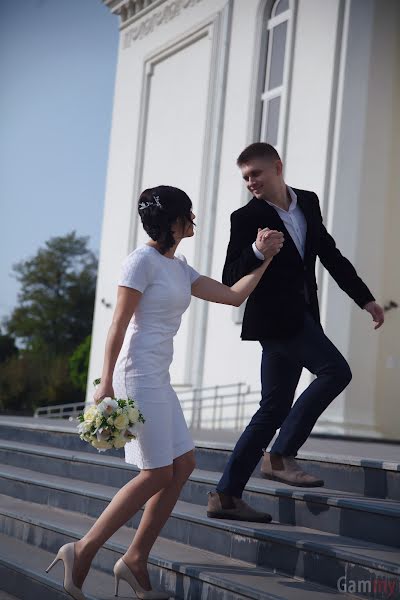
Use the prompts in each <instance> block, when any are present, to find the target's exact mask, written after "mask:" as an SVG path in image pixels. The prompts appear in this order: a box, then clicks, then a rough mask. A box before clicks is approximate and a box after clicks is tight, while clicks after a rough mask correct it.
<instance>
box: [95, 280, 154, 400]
mask: <svg viewBox="0 0 400 600" xmlns="http://www.w3.org/2000/svg"><path fill="white" fill-rule="evenodd" d="M141 296H142V294H141V292H139V291H137V290H134V289H132V288H128V287H123V286H119V287H118V295H117V305H116V307H115V310H114V315H113V319H112V323H111V325H110V328H109V330H108V335H107V341H106V348H105V352H104V362H103V371H102V374H101V383H100V385H99V386H98V387H97V389H96V392H95V395H94V400H95V402H96V403H98V402H100V400H102V399H103V398H106V397H108V396H109V397H113V396H114V390H113V387H112V377H113V373H114V367H115V363H116V362H117V358H118V355H119V353H120V350H121V347H122V343H123V341H124V337H125V332H126V329H127V327H128V324H129V321H130V320H131V318H132V315H133V313H134V312H135V310H136V308H137V305H138V304H139V300H140V298H141Z"/></svg>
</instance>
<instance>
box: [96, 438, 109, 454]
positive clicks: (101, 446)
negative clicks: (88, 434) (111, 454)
mask: <svg viewBox="0 0 400 600" xmlns="http://www.w3.org/2000/svg"><path fill="white" fill-rule="evenodd" d="M92 446H94V447H95V448H97V450H100V452H104V450H107V449H108V448H111V446H110V444H109V443H108V442H106V441H105V440H96V439H93V440H92Z"/></svg>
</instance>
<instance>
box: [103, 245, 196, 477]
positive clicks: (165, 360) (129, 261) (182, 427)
mask: <svg viewBox="0 0 400 600" xmlns="http://www.w3.org/2000/svg"><path fill="white" fill-rule="evenodd" d="M199 276H200V275H199V273H197V271H195V270H194V269H193V268H192V267H190V266H189V265H188V264H187V262H186V259H185V257H184V256H182V255H175V257H174V258H173V259H172V258H168V257H166V256H163V255H162V254H160V252H158V250H156V249H155V248H153V247H151V246H148V245H146V244H145V245H143V246H141V247H139V248H137V249H136V250H134V252H132V253H131V254H129V256H128V257H127V258H126V259H125V260H124V262H123V264H122V270H121V276H120V279H119V282H118V284H119V285H121V286H125V287H129V288H133V289H135V290H138V291H139V292H141V293H142V296H141V298H140V301H139V304H138V306H137V308H136V310H135V313H134V315H133V317H132V319H131V321H130V323H129V325H128V328H127V331H126V334H125V338H124V342H123V345H122V348H121V352H120V354H119V356H118V360H117V363H116V366H115V369H114V375H113V387H114V393H115V395H116V397H117V398H126V397H129V398H133V399H134V400H135V401H136V402H137V405H138V407H139V409H140V410H141V412H142V413H143V416H144V418H145V419H146V422H145V423H143V424H140V425H138V428H137V438H136V439H135V440H132V441H130V442H128V443H127V444H126V445H125V461H126V462H128V463H132V464H134V465H137V466H138V467H139V468H140V469H155V468H157V467H164V466H166V465H170V464H172V462H173V460H174V459H175V458H177V457H178V456H181V455H182V454H185V453H186V452H189V450H192V449H193V448H194V444H193V439H192V436H191V434H190V432H189V430H188V427H187V425H186V421H185V418H184V416H183V412H182V408H181V405H180V403H179V400H178V397H177V395H176V393H175V391H174V389H173V388H172V386H171V384H170V376H169V366H170V364H171V362H172V358H173V338H174V336H175V334H176V333H177V331H178V329H179V325H180V323H181V318H182V315H183V313H184V312H185V310H186V309H187V308H188V306H189V304H190V300H191V285H192V283H193V282H194V281H195V280H196V279H197V278H198V277H199Z"/></svg>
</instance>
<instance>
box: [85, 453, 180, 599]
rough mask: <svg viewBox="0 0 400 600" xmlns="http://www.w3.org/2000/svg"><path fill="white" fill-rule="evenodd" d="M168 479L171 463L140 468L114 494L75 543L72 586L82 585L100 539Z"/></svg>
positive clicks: (104, 539)
mask: <svg viewBox="0 0 400 600" xmlns="http://www.w3.org/2000/svg"><path fill="white" fill-rule="evenodd" d="M172 481H173V465H168V466H166V467H160V468H158V469H151V470H150V469H149V470H143V471H141V472H140V473H139V475H137V476H136V477H135V478H134V479H132V481H129V482H128V483H127V484H126V485H124V487H123V488H121V489H120V490H119V491H118V492H117V494H115V496H114V498H113V499H112V500H111V502H110V504H109V505H108V506H107V508H106V509H105V510H104V511H103V512H102V514H101V515H100V517H99V518H98V519H97V521H96V522H95V523H94V525H93V526H92V527H91V528H90V530H89V531H88V532H87V533H86V535H85V536H84V537H83V538H82V539H81V540H79V541H78V542H76V544H75V561H74V572H73V580H74V583H75V585H76V586H78V587H79V588H80V587H82V584H83V582H84V580H85V578H86V575H87V573H88V571H89V568H90V564H91V562H92V560H93V558H94V556H95V554H96V552H97V551H98V550H99V549H100V548H101V546H102V545H103V544H104V542H106V541H107V540H108V539H109V538H110V537H111V536H112V535H113V534H114V533H115V532H116V531H117V530H118V529H119V528H120V527H122V525H124V524H125V523H126V522H127V521H129V519H131V518H132V517H133V515H134V514H135V513H137V511H138V510H140V508H141V507H142V506H143V505H144V504H145V503H146V502H147V500H148V499H149V498H151V497H152V496H154V494H157V492H159V491H160V490H162V489H163V488H167V487H168V486H169V485H170V484H171V482H172Z"/></svg>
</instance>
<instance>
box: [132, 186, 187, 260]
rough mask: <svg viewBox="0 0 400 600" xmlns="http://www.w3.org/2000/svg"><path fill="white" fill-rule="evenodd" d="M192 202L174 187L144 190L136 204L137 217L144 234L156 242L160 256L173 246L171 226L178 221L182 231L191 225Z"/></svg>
mask: <svg viewBox="0 0 400 600" xmlns="http://www.w3.org/2000/svg"><path fill="white" fill-rule="evenodd" d="M191 210H192V201H191V200H190V198H189V196H188V195H187V194H186V193H185V192H183V191H182V190H180V189H179V188H176V187H171V186H169V185H159V186H157V187H154V188H149V189H147V190H144V191H143V192H142V193H141V194H140V198H139V202H138V211H139V216H140V218H141V220H142V224H143V228H144V230H145V232H146V233H147V234H148V236H149V237H151V239H152V240H154V241H155V242H158V244H159V246H160V250H161V253H162V254H165V253H166V252H168V250H169V249H170V248H172V246H174V244H175V239H174V236H173V234H172V230H171V225H172V224H173V223H175V222H176V221H178V223H180V224H181V225H182V229H184V228H185V227H187V225H188V223H193V221H192V218H191V216H190V213H191Z"/></svg>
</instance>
